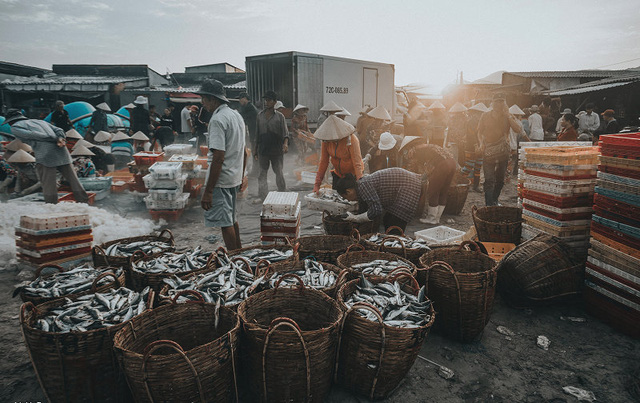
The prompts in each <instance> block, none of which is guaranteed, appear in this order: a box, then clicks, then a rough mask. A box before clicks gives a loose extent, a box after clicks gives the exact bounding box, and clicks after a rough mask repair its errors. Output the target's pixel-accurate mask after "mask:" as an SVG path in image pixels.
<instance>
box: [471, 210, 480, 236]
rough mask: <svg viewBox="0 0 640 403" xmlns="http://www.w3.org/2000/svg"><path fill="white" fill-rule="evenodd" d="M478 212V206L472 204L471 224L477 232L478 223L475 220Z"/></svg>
mask: <svg viewBox="0 0 640 403" xmlns="http://www.w3.org/2000/svg"><path fill="white" fill-rule="evenodd" d="M477 213H478V207H476V205H475V204H474V205H473V206H472V207H471V218H472V219H473V226H474V227H475V228H476V232H478V223H477V222H476V214H477Z"/></svg>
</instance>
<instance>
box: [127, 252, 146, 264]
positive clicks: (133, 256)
mask: <svg viewBox="0 0 640 403" xmlns="http://www.w3.org/2000/svg"><path fill="white" fill-rule="evenodd" d="M138 256H139V257H138ZM146 257H147V254H146V253H144V252H143V251H141V250H139V249H138V250H137V251H135V252H133V253H132V254H131V257H130V258H129V263H130V264H131V266H132V267H133V265H134V263H136V262H138V261H139V260H141V259H144V258H146Z"/></svg>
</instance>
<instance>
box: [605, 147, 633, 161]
mask: <svg viewBox="0 0 640 403" xmlns="http://www.w3.org/2000/svg"><path fill="white" fill-rule="evenodd" d="M600 153H601V154H602V155H604V156H605V157H615V158H626V159H632V160H637V159H640V149H636V148H630V147H625V146H607V145H604V144H603V145H601V146H600Z"/></svg>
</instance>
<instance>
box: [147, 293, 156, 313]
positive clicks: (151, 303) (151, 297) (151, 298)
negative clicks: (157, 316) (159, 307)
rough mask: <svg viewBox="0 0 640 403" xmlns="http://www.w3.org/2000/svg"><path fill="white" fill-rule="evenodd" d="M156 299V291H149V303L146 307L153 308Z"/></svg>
mask: <svg viewBox="0 0 640 403" xmlns="http://www.w3.org/2000/svg"><path fill="white" fill-rule="evenodd" d="M155 299H156V292H155V291H153V290H150V291H149V294H148V295H147V304H146V309H145V310H147V309H153V301H154V300H155Z"/></svg>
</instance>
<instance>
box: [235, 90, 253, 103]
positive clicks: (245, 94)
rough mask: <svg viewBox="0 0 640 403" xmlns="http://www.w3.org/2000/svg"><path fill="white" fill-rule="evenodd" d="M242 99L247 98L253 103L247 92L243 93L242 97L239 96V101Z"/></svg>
mask: <svg viewBox="0 0 640 403" xmlns="http://www.w3.org/2000/svg"><path fill="white" fill-rule="evenodd" d="M242 98H247V99H248V100H249V101H251V97H250V96H249V94H247V93H246V92H241V93H240V95H238V99H242Z"/></svg>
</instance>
